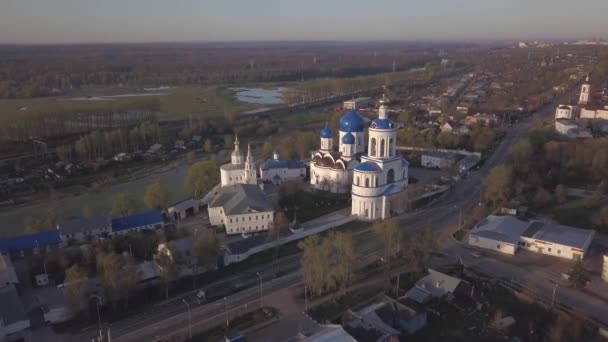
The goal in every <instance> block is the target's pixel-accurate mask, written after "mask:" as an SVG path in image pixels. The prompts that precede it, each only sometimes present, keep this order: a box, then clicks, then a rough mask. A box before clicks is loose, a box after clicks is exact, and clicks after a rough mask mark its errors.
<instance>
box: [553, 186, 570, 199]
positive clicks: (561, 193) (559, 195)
mask: <svg viewBox="0 0 608 342" xmlns="http://www.w3.org/2000/svg"><path fill="white" fill-rule="evenodd" d="M555 199H556V200H557V203H559V204H563V203H565V202H566V201H567V200H568V189H566V187H565V186H564V185H563V184H558V185H557V186H556V187H555Z"/></svg>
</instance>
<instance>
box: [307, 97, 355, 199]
mask: <svg viewBox="0 0 608 342" xmlns="http://www.w3.org/2000/svg"><path fill="white" fill-rule="evenodd" d="M365 124H366V119H365V118H363V117H362V116H361V115H360V114H359V113H357V110H356V109H355V108H352V109H351V110H350V111H349V112H348V113H346V115H344V116H343V117H342V118H340V132H339V139H338V142H339V145H338V149H337V151H336V150H335V149H334V145H333V143H334V136H333V132H332V131H331V129H330V128H329V127H328V126H327V125H326V126H325V128H323V130H322V131H321V148H320V149H319V151H317V152H315V153H314V154H313V157H312V160H311V162H310V184H311V186H313V187H314V188H315V189H317V190H325V191H330V192H333V193H348V192H349V191H350V187H351V184H352V182H353V170H354V168H355V167H356V166H357V165H359V160H358V159H359V157H360V156H361V155H362V154H363V153H364V152H365V137H364V135H365Z"/></svg>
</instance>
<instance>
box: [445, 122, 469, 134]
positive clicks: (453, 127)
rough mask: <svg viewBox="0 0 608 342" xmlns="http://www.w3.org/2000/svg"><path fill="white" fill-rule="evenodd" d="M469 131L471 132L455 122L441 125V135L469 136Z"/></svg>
mask: <svg viewBox="0 0 608 342" xmlns="http://www.w3.org/2000/svg"><path fill="white" fill-rule="evenodd" d="M470 131H471V130H470V129H469V127H467V126H466V125H463V124H461V123H459V122H455V121H448V122H446V123H444V124H443V125H441V132H442V133H452V134H456V135H465V134H469V133H470Z"/></svg>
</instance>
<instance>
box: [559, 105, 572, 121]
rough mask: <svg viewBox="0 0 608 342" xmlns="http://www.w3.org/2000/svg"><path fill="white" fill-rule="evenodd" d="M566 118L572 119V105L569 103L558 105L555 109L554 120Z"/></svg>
mask: <svg viewBox="0 0 608 342" xmlns="http://www.w3.org/2000/svg"><path fill="white" fill-rule="evenodd" d="M560 119H566V120H571V119H574V106H569V105H559V106H557V108H556V109H555V120H560Z"/></svg>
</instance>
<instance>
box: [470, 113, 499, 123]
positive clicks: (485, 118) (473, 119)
mask: <svg viewBox="0 0 608 342" xmlns="http://www.w3.org/2000/svg"><path fill="white" fill-rule="evenodd" d="M498 120H499V119H498V117H497V116H496V115H494V114H480V113H477V114H475V115H467V117H466V118H465V119H464V123H465V125H467V126H472V125H481V126H492V125H496V124H497V123H498Z"/></svg>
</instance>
